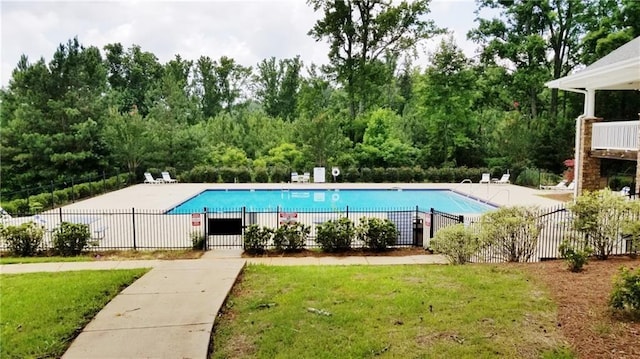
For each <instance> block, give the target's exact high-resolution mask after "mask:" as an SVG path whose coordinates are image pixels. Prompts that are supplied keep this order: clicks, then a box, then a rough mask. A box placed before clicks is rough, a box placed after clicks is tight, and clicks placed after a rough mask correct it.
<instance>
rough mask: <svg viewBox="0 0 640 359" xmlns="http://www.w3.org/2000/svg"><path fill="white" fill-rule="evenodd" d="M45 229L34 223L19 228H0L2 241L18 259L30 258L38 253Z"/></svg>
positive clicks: (24, 224)
mask: <svg viewBox="0 0 640 359" xmlns="http://www.w3.org/2000/svg"><path fill="white" fill-rule="evenodd" d="M43 236H44V228H42V226H39V225H37V224H35V223H33V222H27V223H23V224H21V225H19V226H8V227H2V226H0V239H2V240H3V241H4V242H5V243H6V244H7V248H8V249H9V252H11V254H13V255H15V256H18V257H30V256H34V255H36V254H37V253H38V251H39V249H40V244H42V237H43Z"/></svg>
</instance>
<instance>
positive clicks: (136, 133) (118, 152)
mask: <svg viewBox="0 0 640 359" xmlns="http://www.w3.org/2000/svg"><path fill="white" fill-rule="evenodd" d="M103 135H104V138H105V139H106V141H107V144H108V146H109V149H110V150H111V154H112V156H113V157H114V159H115V162H116V163H117V164H118V165H119V166H121V167H123V168H126V170H127V171H128V172H129V174H130V175H131V176H133V177H135V176H136V174H138V169H139V168H140V166H141V165H142V164H143V163H144V161H145V160H147V159H148V158H149V156H150V154H151V153H152V151H153V138H152V136H151V135H150V130H149V125H148V123H147V122H146V121H145V120H144V119H143V118H142V115H140V113H138V112H137V111H135V110H132V111H131V112H127V113H121V112H120V111H118V110H117V109H115V108H112V109H111V110H110V111H109V116H108V119H107V123H106V126H105V128H104V132H103Z"/></svg>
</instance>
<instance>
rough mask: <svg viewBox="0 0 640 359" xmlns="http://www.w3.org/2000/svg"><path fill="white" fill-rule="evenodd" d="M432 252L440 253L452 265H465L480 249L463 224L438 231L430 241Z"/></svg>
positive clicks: (474, 236) (477, 242)
mask: <svg viewBox="0 0 640 359" xmlns="http://www.w3.org/2000/svg"><path fill="white" fill-rule="evenodd" d="M431 248H432V249H433V250H434V252H437V253H442V254H444V255H445V257H447V259H448V260H449V262H450V263H452V264H465V263H467V262H469V261H470V260H471V256H473V255H474V254H475V253H476V252H478V250H479V249H480V241H479V239H478V236H476V235H475V234H474V233H473V232H472V231H471V230H470V229H469V228H467V227H466V226H465V225H464V224H463V223H459V224H456V225H453V226H448V227H444V228H442V229H440V230H439V231H438V232H437V233H436V235H435V236H434V238H433V239H432V240H431Z"/></svg>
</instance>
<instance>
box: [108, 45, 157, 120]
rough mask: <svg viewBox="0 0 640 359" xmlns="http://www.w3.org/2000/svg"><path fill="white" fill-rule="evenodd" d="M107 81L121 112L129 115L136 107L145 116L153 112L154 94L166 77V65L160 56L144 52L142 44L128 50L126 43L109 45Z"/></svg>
mask: <svg viewBox="0 0 640 359" xmlns="http://www.w3.org/2000/svg"><path fill="white" fill-rule="evenodd" d="M104 50H105V54H106V65H107V68H108V74H107V79H108V81H109V85H110V87H111V89H112V90H113V93H112V98H113V100H112V101H114V104H115V105H116V106H118V109H119V111H121V112H129V111H131V110H133V109H134V108H135V110H136V111H138V112H139V113H140V114H141V115H142V116H146V115H147V113H149V107H150V104H153V102H154V101H155V99H154V98H152V97H151V96H150V94H151V91H152V90H153V89H154V87H156V86H157V83H158V82H159V81H160V79H161V78H162V74H163V66H162V65H161V64H160V62H159V61H158V58H157V57H156V55H154V54H153V53H151V52H146V51H142V48H141V47H140V46H138V45H133V46H131V47H130V48H129V49H128V50H127V51H125V50H124V48H123V46H122V44H120V43H114V44H107V45H105V47H104Z"/></svg>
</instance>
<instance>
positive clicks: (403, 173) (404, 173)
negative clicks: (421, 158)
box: [398, 167, 413, 183]
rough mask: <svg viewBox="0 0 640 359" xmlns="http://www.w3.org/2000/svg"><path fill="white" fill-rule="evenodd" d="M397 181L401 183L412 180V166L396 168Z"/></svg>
mask: <svg viewBox="0 0 640 359" xmlns="http://www.w3.org/2000/svg"><path fill="white" fill-rule="evenodd" d="M398 181H399V182H403V183H409V182H413V168H411V167H400V168H398Z"/></svg>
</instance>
